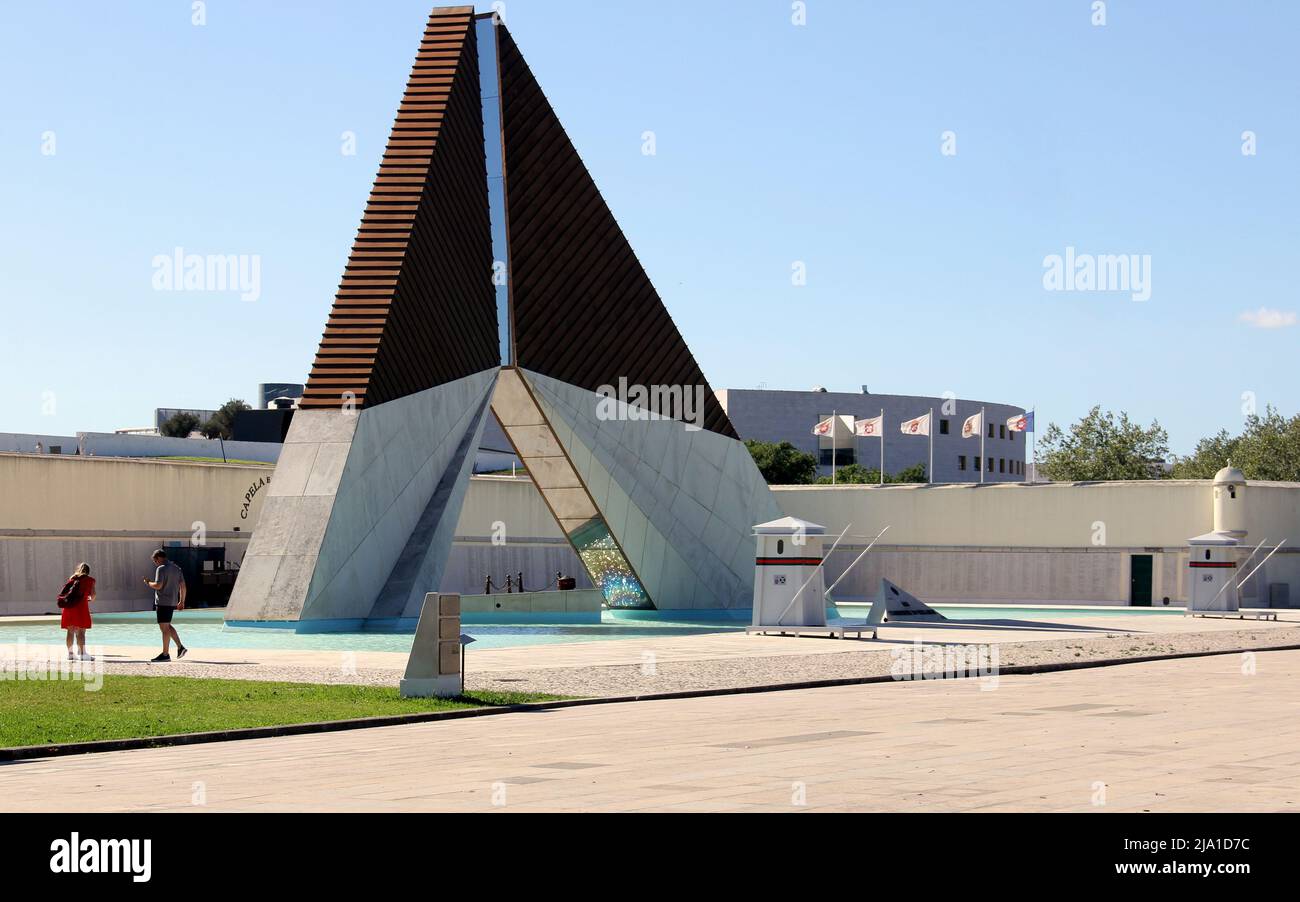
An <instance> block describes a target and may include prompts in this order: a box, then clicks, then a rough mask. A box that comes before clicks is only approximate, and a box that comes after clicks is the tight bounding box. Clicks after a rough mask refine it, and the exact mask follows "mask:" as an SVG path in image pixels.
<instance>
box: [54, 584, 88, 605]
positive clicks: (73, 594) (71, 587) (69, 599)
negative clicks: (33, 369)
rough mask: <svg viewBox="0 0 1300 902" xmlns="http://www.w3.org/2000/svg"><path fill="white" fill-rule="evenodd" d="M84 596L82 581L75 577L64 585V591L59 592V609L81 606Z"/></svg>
mask: <svg viewBox="0 0 1300 902" xmlns="http://www.w3.org/2000/svg"><path fill="white" fill-rule="evenodd" d="M83 594H84V593H83V592H82V591H81V580H79V579H77V578H76V577H73V578H72V579H70V580H68V581H67V582H66V583H64V584H63V590H62V591H61V592H59V598H58V602H59V607H61V608H75V607H76V606H77V605H79V604H81V599H82V596H83Z"/></svg>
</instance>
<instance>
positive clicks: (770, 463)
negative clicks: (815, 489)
mask: <svg viewBox="0 0 1300 902" xmlns="http://www.w3.org/2000/svg"><path fill="white" fill-rule="evenodd" d="M745 447H746V448H747V449H749V454H750V456H751V457H753V458H754V463H755V465H757V466H758V471H759V472H760V473H762V474H763V478H764V479H766V480H767V484H768V485H810V484H811V483H812V482H813V480H814V479H815V478H816V476H817V458H816V457H814V456H813V455H811V454H806V453H804V452H803V451H800V450H799V449H798V448H796V447H795V446H794V445H792V444H790V443H789V442H781V443H780V444H777V443H776V442H760V441H755V440H754V439H747V440H746V441H745Z"/></svg>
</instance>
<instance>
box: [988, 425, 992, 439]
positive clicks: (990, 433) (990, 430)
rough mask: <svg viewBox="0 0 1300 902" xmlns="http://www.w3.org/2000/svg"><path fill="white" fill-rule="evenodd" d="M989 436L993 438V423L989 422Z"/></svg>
mask: <svg viewBox="0 0 1300 902" xmlns="http://www.w3.org/2000/svg"><path fill="white" fill-rule="evenodd" d="M989 438H993V424H992V423H989Z"/></svg>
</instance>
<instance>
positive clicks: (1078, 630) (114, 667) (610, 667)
mask: <svg viewBox="0 0 1300 902" xmlns="http://www.w3.org/2000/svg"><path fill="white" fill-rule="evenodd" d="M1081 624H1082V621H1075V622H1074V623H1067V622H1064V621H1063V622H1061V623H1059V624H1049V623H1043V622H1036V623H1034V624H1032V625H1026V626H1025V627H1023V628H1020V627H1008V626H1007V625H1006V623H1005V622H1003V623H1002V624H1001V625H997V624H993V623H989V624H981V623H976V622H971V621H966V622H961V623H950V624H942V625H932V626H927V627H922V626H921V625H919V624H917V625H906V626H898V627H895V628H892V629H891V628H886V629H884V630H882V631H881V639H880V640H879V641H860V642H859V641H851V640H833V639H820V638H802V639H798V638H793V637H774V636H767V637H763V636H746V635H744V634H743V633H726V634H710V635H702V636H685V637H673V638H668V639H653V640H639V639H638V640H619V641H611V642H593V643H578V644H568V645H548V646H531V647H519V648H510V649H491V650H487V651H481V652H478V653H473V652H471V655H470V658H469V664H468V667H467V670H468V674H467V680H466V685H467V688H469V689H490V690H499V691H515V692H541V693H549V694H555V695H567V696H583V697H595V696H604V697H610V696H629V695H646V694H657V693H668V692H684V691H697V690H709V689H731V688H743V687H753V686H772V685H782V684H791V683H805V682H810V681H819V680H851V679H860V678H864V677H873V676H882V675H894V676H899V675H902V674H913V673H917V672H919V671H921V670H923V669H925V668H933V667H934V666H935V664H936V658H935V652H934V651H933V650H932V649H934V648H936V647H944V648H948V649H955V648H961V649H963V650H964V653H965V655H966V663H965V665H964V668H963V669H964V670H965V671H966V672H967V673H968V675H975V676H988V675H990V674H992V673H996V671H997V669H998V668H1004V667H1012V666H1024V665H1050V664H1059V663H1068V662H1082V661H1089V660H1103V659H1105V660H1108V659H1124V658H1145V657H1153V656H1160V655H1177V654H1186V653H1189V652H1231V651H1240V650H1244V649H1265V648H1282V647H1286V646H1294V645H1300V612H1293V614H1292V615H1291V616H1288V618H1287V619H1285V620H1283V621H1281V622H1277V623H1258V622H1254V621H1239V620H1205V619H1199V618H1176V617H1174V618H1164V617H1161V618H1149V617H1135V616H1132V615H1129V616H1126V617H1120V616H1116V617H1107V618H1098V619H1095V620H1092V621H1090V622H1088V623H1087V624H1086V625H1081ZM920 643H924V644H923V645H922V644H920ZM47 653H53V654H55V655H56V660H57V659H58V658H61V657H62V653H63V649H62V648H52V649H47V648H46V647H38V646H27V647H26V648H25V649H15V646H0V668H2V667H4V666H6V663H7V662H11V661H12V660H13V659H14V658H15V657H19V656H22V655H24V654H25V655H26V656H27V657H28V659H31V658H34V657H35V656H39V655H45V654H47ZM156 653H157V650H156V649H152V648H134V647H109V648H106V649H103V650H102V651H101V655H100V665H102V668H103V672H104V673H105V674H106V675H107V676H109V677H110V678H111V676H113V675H116V674H135V675H143V676H187V677H196V678H221V679H243V680H261V681H284V682H308V683H322V684H347V685H367V686H396V685H397V684H398V682H399V681H400V679H401V676H402V672H403V670H404V668H405V664H406V656H405V655H403V654H393V653H382V652H372V653H356V654H351V653H341V652H312V651H292V650H263V649H256V650H254V649H195V650H193V651H191V652H190V654H189V656H188V657H187V658H186V659H185V660H184V661H178V662H173V663H171V664H150V663H148V658H149V657H151V656H152V655H154V654H156ZM951 666H952V661H951V660H949V661H948V662H946V665H945V667H944V669H949V668H950V667H951ZM8 667H9V668H10V669H12V668H13V665H12V663H8Z"/></svg>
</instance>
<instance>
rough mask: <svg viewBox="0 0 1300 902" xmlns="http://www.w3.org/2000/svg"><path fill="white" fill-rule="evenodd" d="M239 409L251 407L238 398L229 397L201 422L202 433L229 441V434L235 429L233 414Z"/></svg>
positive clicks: (249, 408)
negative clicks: (208, 417)
mask: <svg viewBox="0 0 1300 902" xmlns="http://www.w3.org/2000/svg"><path fill="white" fill-rule="evenodd" d="M241 410H252V408H251V407H249V406H248V405H247V404H245V403H244V402H243V401H240V400H239V399H238V398H231V399H230V400H229V401H227V402H226V403H225V404H222V405H221V407H219V408H218V409H217V412H216V413H214V414H213V415H212V418H211V419H209V420H208V421H207V422H206V423H204V424H203V434H204V435H206V436H207V437H208V438H223V439H225V440H226V441H230V436H231V435H233V434H234V431H235V414H236V413H238V412H239V411H241Z"/></svg>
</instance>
